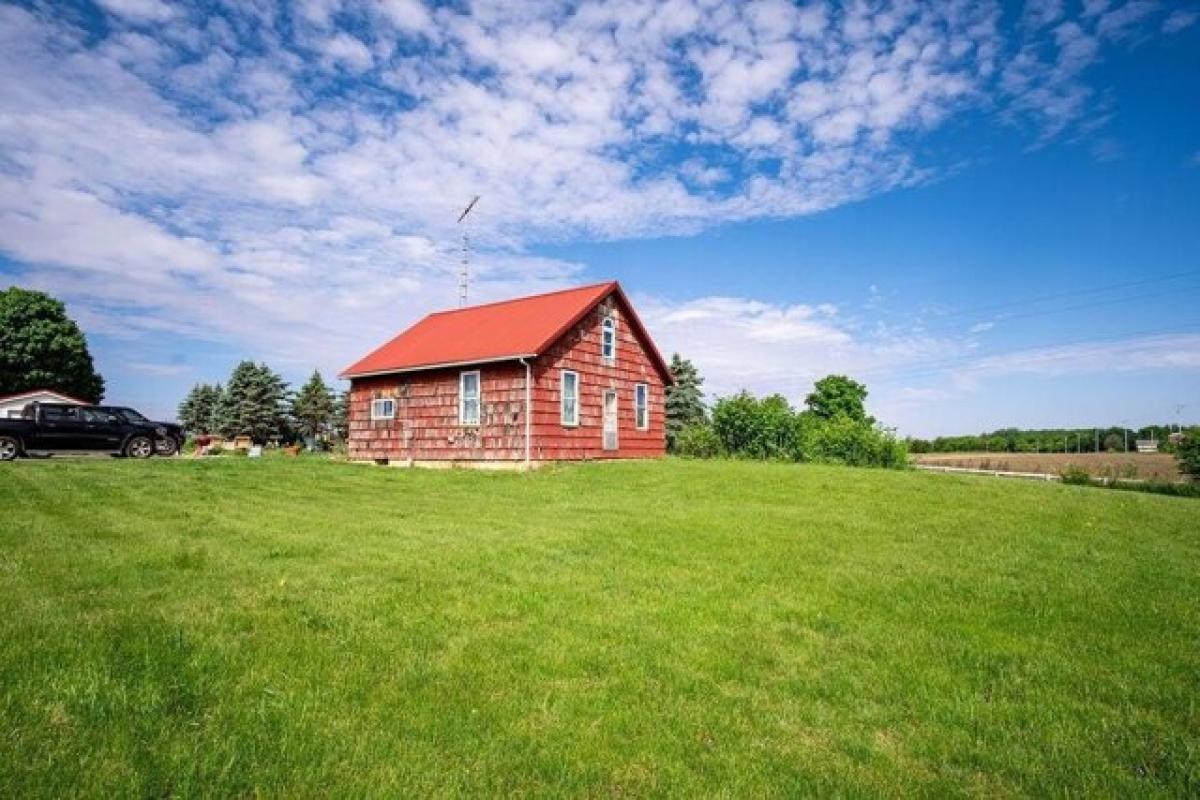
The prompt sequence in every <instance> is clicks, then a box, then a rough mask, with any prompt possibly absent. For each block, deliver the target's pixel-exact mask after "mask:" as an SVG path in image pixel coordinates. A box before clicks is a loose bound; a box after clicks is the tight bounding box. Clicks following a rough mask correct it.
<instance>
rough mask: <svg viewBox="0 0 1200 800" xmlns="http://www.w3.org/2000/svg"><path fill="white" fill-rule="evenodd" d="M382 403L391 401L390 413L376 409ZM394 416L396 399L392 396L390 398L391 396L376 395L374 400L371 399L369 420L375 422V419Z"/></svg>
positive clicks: (393, 417) (392, 417)
mask: <svg viewBox="0 0 1200 800" xmlns="http://www.w3.org/2000/svg"><path fill="white" fill-rule="evenodd" d="M382 403H391V405H392V413H390V414H384V413H382V412H380V411H378V410H377V409H378V408H379V407H380V405H381V404H382ZM395 418H396V401H395V400H394V399H393V398H391V397H376V398H375V399H374V400H372V401H371V421H372V422H375V421H377V420H381V419H395Z"/></svg>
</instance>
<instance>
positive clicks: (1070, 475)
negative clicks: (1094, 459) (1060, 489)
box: [1059, 464, 1092, 486]
mask: <svg viewBox="0 0 1200 800" xmlns="http://www.w3.org/2000/svg"><path fill="white" fill-rule="evenodd" d="M1059 474H1060V475H1061V477H1062V482H1063V483H1069V484H1071V485H1073V486H1091V485H1092V476H1091V474H1090V473H1088V471H1087V470H1086V469H1084V468H1083V467H1080V466H1076V465H1075V464H1068V465H1067V467H1066V469H1064V470H1063V471H1062V472H1061V473H1059Z"/></svg>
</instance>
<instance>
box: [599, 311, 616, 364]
mask: <svg viewBox="0 0 1200 800" xmlns="http://www.w3.org/2000/svg"><path fill="white" fill-rule="evenodd" d="M610 330H611V331H612V355H608V356H606V355H604V336H605V334H606V333H607V332H608V331H610ZM600 358H601V359H602V360H603V361H604V363H605V364H608V365H610V366H611V365H612V364H616V363H617V320H616V319H615V318H614V317H612V316H611V315H610V316H606V317H605V318H604V319H603V321H601V323H600Z"/></svg>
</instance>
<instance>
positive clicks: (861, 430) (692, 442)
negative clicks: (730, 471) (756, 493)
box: [674, 392, 908, 469]
mask: <svg viewBox="0 0 1200 800" xmlns="http://www.w3.org/2000/svg"><path fill="white" fill-rule="evenodd" d="M674 444H675V452H676V453H678V454H679V455H681V456H686V457H691V458H720V457H733V458H754V459H761V460H779V461H805V462H825V463H837V464H848V465H851V466H860V467H890V468H895V469H901V468H904V467H906V466H907V465H908V449H907V447H906V445H905V443H904V442H903V441H901V440H899V439H897V438H896V437H895V436H893V435H892V434H891V433H889V432H888V431H886V430H884V429H882V428H881V427H879V426H878V425H876V424H875V423H874V421H873V420H871V419H869V418H865V417H864V418H858V419H856V418H854V417H850V416H845V415H835V416H832V417H825V416H822V415H820V414H818V413H816V412H814V411H812V410H805V411H797V410H796V409H793V408H792V407H791V405H790V404H789V403H788V402H787V400H786V399H785V398H783V397H781V396H779V395H770V396H768V397H764V398H761V399H759V398H756V397H754V396H753V395H751V394H749V393H748V392H742V393H740V394H737V395H734V396H732V397H725V398H721V399H719V400H718V401H717V402H716V404H715V405H714V406H713V409H712V416H711V419H710V420H706V421H704V422H702V423H697V424H693V425H689V426H688V427H686V428H684V429H683V430H682V431H680V433H679V435H678V436H677V437H676V438H675V442H674Z"/></svg>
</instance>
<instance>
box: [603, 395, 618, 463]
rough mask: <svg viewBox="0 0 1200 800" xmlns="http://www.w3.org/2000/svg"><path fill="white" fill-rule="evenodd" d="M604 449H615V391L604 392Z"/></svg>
mask: <svg viewBox="0 0 1200 800" xmlns="http://www.w3.org/2000/svg"><path fill="white" fill-rule="evenodd" d="M604 449H605V450H616V449H617V390H616V389H608V390H606V391H605V392H604Z"/></svg>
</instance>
